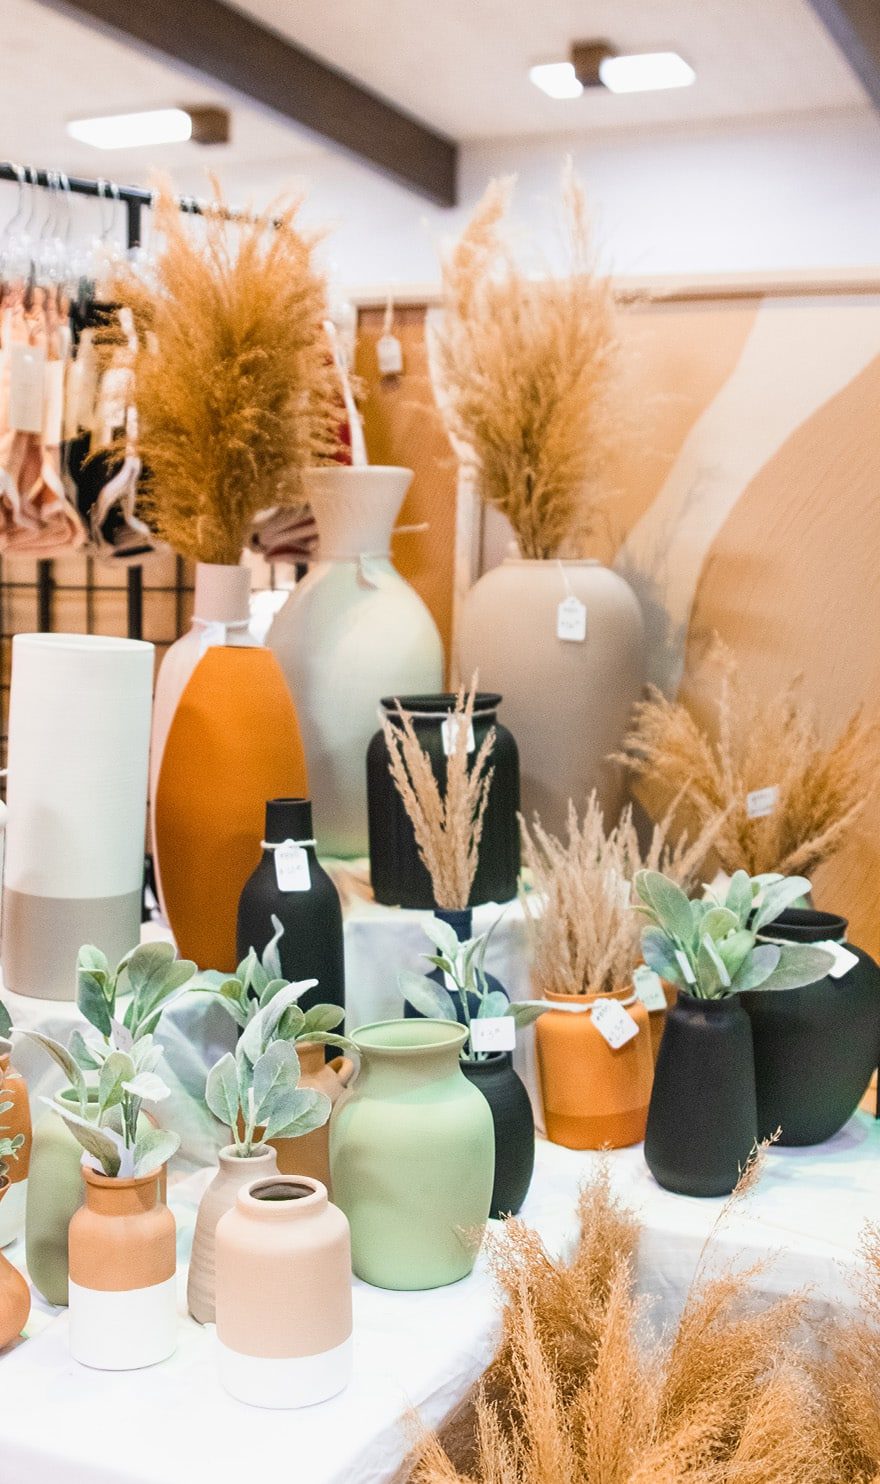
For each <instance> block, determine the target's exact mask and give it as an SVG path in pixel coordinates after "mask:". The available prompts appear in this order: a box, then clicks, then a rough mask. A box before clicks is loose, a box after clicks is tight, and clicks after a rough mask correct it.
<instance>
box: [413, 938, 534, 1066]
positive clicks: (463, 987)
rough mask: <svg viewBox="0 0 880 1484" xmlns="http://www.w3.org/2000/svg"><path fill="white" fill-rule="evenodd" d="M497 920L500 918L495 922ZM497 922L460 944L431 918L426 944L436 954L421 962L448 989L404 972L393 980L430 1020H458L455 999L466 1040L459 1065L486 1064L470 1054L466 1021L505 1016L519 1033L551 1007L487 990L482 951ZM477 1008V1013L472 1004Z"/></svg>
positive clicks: (479, 1055) (480, 1054) (483, 1056)
mask: <svg viewBox="0 0 880 1484" xmlns="http://www.w3.org/2000/svg"><path fill="white" fill-rule="evenodd" d="M499 920H500V919H499ZM497 925H498V924H497V922H496V923H493V925H492V927H491V928H490V929H489V931H488V932H487V933H483V934H481V936H480V937H478V938H471V939H470V940H469V941H468V942H466V943H460V942H459V940H458V937H457V936H456V934H455V932H454V931H453V929H452V928H451V927H450V926H449V924H448V923H446V922H443V921H442V920H441V919H440V918H439V917H431V918H429V919H428V920H427V921H426V922H425V923H424V929H425V934H426V936H427V937H428V938H430V939H431V942H432V943H433V944H434V948H435V949H436V952H435V953H426V954H425V958H426V959H427V960H428V962H429V963H431V964H433V965H434V967H435V968H437V969H440V971H441V972H442V974H443V976H444V978H445V980H446V982H447V984H450V985H451V986H452V988H451V989H446V988H444V986H443V985H442V984H437V983H436V982H435V981H434V980H433V979H429V978H428V977H427V975H425V974H416V973H414V972H413V971H412V970H411V969H404V970H403V971H402V972H401V973H400V974H399V975H398V983H399V985H400V988H401V989H402V991H403V996H404V999H406V1000H408V1002H409V1003H410V1004H411V1005H412V1007H413V1009H414V1010H418V1012H419V1014H420V1015H424V1016H427V1017H428V1019H429V1020H458V1019H459V1015H458V1010H457V1007H456V999H457V1000H458V1005H459V1006H460V1008H461V1015H462V1017H463V1022H464V1025H465V1026H466V1027H467V1032H468V1036H467V1040H466V1041H465V1043H464V1045H463V1047H462V1049H461V1060H462V1061H485V1060H486V1058H487V1056H489V1055H490V1053H489V1052H487V1051H474V1049H473V1046H472V1044H471V1022H472V1021H474V1020H480V1019H485V1018H488V1017H490V1016H491V1017H499V1018H500V1017H501V1016H508V1017H510V1019H511V1020H513V1022H514V1025H515V1026H516V1027H517V1029H519V1028H520V1027H522V1026H526V1025H531V1024H532V1022H533V1021H534V1020H537V1018H538V1016H539V1015H543V1013H544V1011H545V1010H549V1009H550V1006H549V1005H548V1004H546V1003H545V1002H544V1001H543V1000H541V1001H539V1000H521V1001H519V1003H517V1004H512V1003H511V1001H510V1000H508V998H507V996H506V995H505V994H503V993H502V991H501V990H499V989H491V988H490V986H489V981H488V979H487V977H486V968H485V964H486V951H487V949H488V947H489V939H490V938H491V936H492V934H493V932H494V931H495V928H496V927H497ZM475 1004H476V1009H474V1005H475Z"/></svg>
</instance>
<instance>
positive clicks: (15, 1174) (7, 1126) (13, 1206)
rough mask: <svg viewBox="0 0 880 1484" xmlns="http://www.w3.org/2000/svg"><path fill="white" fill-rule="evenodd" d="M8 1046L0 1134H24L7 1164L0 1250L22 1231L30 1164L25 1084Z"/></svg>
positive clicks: (0, 1077)
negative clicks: (14, 1064) (5, 1109)
mask: <svg viewBox="0 0 880 1484" xmlns="http://www.w3.org/2000/svg"><path fill="white" fill-rule="evenodd" d="M10 1050H11V1048H10V1045H9V1042H8V1041H0V1103H11V1104H12V1107H11V1108H9V1109H8V1110H7V1112H5V1113H0V1132H2V1135H3V1137H4V1138H6V1139H14V1138H15V1136H16V1134H24V1143H23V1144H22V1146H21V1148H20V1149H19V1151H18V1157H17V1158H15V1159H9V1160H8V1161H7V1163H8V1166H9V1168H8V1169H7V1172H6V1173H7V1177H8V1181H9V1188H8V1190H7V1191H6V1194H5V1196H4V1199H3V1203H2V1205H0V1247H8V1246H9V1243H10V1242H14V1241H15V1239H16V1237H20V1236H21V1234H22V1232H23V1231H24V1218H25V1205H26V1202H27V1177H28V1170H29V1168H30V1162H31V1141H32V1136H31V1109H30V1102H29V1100H28V1090H27V1084H26V1082H25V1080H24V1078H23V1077H22V1075H21V1073H20V1072H16V1070H15V1068H14V1067H11V1066H10V1065H9V1055H10Z"/></svg>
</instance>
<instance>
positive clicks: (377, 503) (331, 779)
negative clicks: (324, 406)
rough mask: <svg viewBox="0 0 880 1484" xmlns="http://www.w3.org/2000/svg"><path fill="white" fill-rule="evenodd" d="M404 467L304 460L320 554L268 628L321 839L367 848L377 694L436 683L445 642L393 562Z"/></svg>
mask: <svg viewBox="0 0 880 1484" xmlns="http://www.w3.org/2000/svg"><path fill="white" fill-rule="evenodd" d="M411 480H412V471H411V470H409V469H394V468H381V467H378V466H376V467H372V468H351V467H347V466H341V465H340V466H339V467H335V468H327V469H312V470H310V471H309V472H308V473H307V474H306V476H305V487H306V495H307V497H308V502H309V505H310V506H311V508H312V511H313V513H314V516H315V520H316V521H317V524H318V534H319V539H320V561H319V563H318V564H317V565H316V566H314V567H313V568H312V570H311V571H310V572H309V575H308V576H307V577H306V578H305V580H304V581H303V582H301V583H299V584H298V586H297V587H296V588H295V589H294V591H293V592H292V593H291V595H290V597H289V599H288V601H287V603H286V604H285V605H284V607H283V609H282V610H281V612H280V613H279V615H278V617H277V618H276V619H275V622H274V623H273V625H272V627H271V629H270V630H269V637H268V644H269V647H270V649H272V650H274V652H275V654H276V655H277V657H278V660H279V662H280V664H281V667H282V669H283V670H284V674H285V676H286V678H287V683H288V685H289V686H290V690H291V694H292V696H293V701H294V705H295V706H296V711H297V716H298V718H299V724H300V729H301V732H302V738H303V745H304V747H305V753H306V765H307V768H308V775H309V791H310V793H311V798H312V807H313V811H314V820H315V833H316V835H317V839H318V843H319V848H320V850H321V851H322V853H324V854H327V855H340V856H359V855H366V853H367V848H368V847H367V790H366V767H367V765H366V758H367V747H368V746H369V743H370V738H371V737H372V735H373V733H374V732H375V730H376V715H377V711H378V707H379V702H380V700H381V698H382V696H388V695H392V696H393V695H403V694H406V693H409V694H417V693H419V692H428V691H430V692H435V691H437V690H439V689H440V688H441V685H442V682H443V645H442V643H441V640H440V635H439V633H438V631H437V626H436V624H435V623H434V620H433V618H432V617H431V615H430V613H429V612H428V609H427V608H426V606H425V604H424V603H423V602H422V599H421V598H420V597H419V596H418V594H417V593H416V592H415V591H414V590H413V589H412V588H411V587H410V586H409V584H408V583H407V582H405V581H404V579H403V578H402V577H401V576H400V574H399V572H397V571H396V570H395V568H394V567H393V566H392V564H391V557H390V543H391V532H392V528H393V526H394V522H395V519H396V517H397V513H398V511H399V510H400V507H401V504H402V503H403V498H404V495H405V494H406V491H407V489H408V488H409V485H410V482H411Z"/></svg>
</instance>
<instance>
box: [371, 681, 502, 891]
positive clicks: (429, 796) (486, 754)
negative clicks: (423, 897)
mask: <svg viewBox="0 0 880 1484" xmlns="http://www.w3.org/2000/svg"><path fill="white" fill-rule="evenodd" d="M476 684H477V682H476V677H474V679H473V680H472V682H471V688H470V690H469V691H468V692H467V694H465V692H464V689H463V688H461V689H459V691H458V694H457V696H456V698H455V707H454V710H453V712H452V716H453V717H454V718H455V720H456V729H455V745H454V747H453V749H452V751H451V752H450V753H449V756H448V757H447V759H446V787H445V789H444V791H443V792H442V793H441V791H440V788H439V786H438V783H437V780H436V778H435V777H434V770H433V768H432V766H431V759H430V758H429V757H428V754H427V753H426V752H425V751H424V750H423V749H422V746H421V744H420V743H419V739H418V736H417V734H416V729H415V727H414V726H413V723H412V718H411V716H410V714H409V712H408V711H405V710H404V709H403V707H402V706H401V704H400V702H399V701H398V702H397V703H396V710H395V713H394V719H393V720H392V719H390V718H388V717H385V718H384V720H383V722H382V726H383V729H384V732H385V742H386V745H387V747H388V767H389V771H390V773H391V777H392V778H393V780H394V784H395V787H396V788H397V791H398V793H399V794H400V797H401V799H402V801H403V806H404V808H405V809H406V812H407V814H408V815H409V818H410V821H411V823H412V827H413V833H414V834H415V839H416V845H417V847H418V851H419V855H420V857H421V859H422V861H423V862H424V864H425V866H426V868H427V870H428V874H429V875H430V877H431V886H432V888H433V891H434V901H435V903H436V905H437V906H438V907H443V908H445V909H447V910H450V911H457V910H461V909H462V908H464V907H466V906H467V905H468V902H469V900H470V895H471V887H472V885H473V881H474V876H475V875H476V870H477V862H478V860H479V849H480V840H481V838H482V833H483V816H484V814H485V812H486V805H487V803H488V802H489V789H490V787H491V785H492V778H493V776H494V773H495V769H494V768H490V767H489V758H490V756H491V753H492V749H493V747H494V746H495V728H494V727H491V728H490V729H489V731H488V732H487V734H486V736H485V738H484V739H483V744H482V746H481V747H480V749H479V751H478V753H477V755H476V757H475V758H474V761H473V765H472V766H471V767H468V750H467V744H468V736H469V733H470V730H471V725H472V721H473V714H474V700H475V697H476Z"/></svg>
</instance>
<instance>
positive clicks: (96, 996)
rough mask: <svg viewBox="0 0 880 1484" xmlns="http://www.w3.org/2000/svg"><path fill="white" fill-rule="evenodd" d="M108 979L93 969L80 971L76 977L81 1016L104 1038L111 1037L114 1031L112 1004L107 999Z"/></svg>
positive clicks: (77, 1000)
mask: <svg viewBox="0 0 880 1484" xmlns="http://www.w3.org/2000/svg"><path fill="white" fill-rule="evenodd" d="M108 988H109V983H108V980H107V978H106V977H105V976H104V975H103V974H100V973H98V972H94V973H93V972H92V970H91V969H79V970H78V971H77V976H76V1003H77V1005H78V1007H79V1011H80V1014H81V1015H84V1016H85V1018H86V1020H87V1021H88V1022H89V1025H93V1026H94V1027H95V1030H96V1031H100V1032H101V1035H102V1036H109V1035H110V1033H111V1031H112V1029H113V1018H112V1015H111V1013H110V1003H109V1002H108V999H107V990H108Z"/></svg>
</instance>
